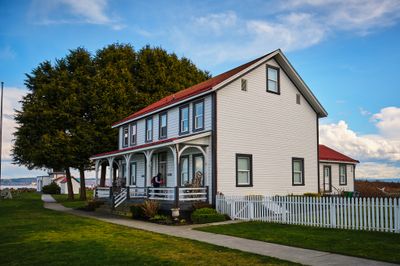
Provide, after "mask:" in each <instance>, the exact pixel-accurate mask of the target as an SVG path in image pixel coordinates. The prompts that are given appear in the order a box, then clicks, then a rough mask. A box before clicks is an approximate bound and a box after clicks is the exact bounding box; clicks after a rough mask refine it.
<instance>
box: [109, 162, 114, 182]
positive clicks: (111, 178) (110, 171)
mask: <svg viewBox="0 0 400 266" xmlns="http://www.w3.org/2000/svg"><path fill="white" fill-rule="evenodd" d="M113 165H114V157H110V158H108V167H109V169H108V171H109V174H110V176H109V178H110V180H109V186H110V187H112V182H113V168H114V167H113Z"/></svg>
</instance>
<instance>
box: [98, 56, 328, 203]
mask: <svg viewBox="0 0 400 266" xmlns="http://www.w3.org/2000/svg"><path fill="white" fill-rule="evenodd" d="M325 116H327V112H326V111H325V109H324V108H323V107H322V105H321V104H320V103H319V102H318V100H317V98H316V97H315V96H314V95H313V93H312V92H311V90H310V89H309V88H308V87H307V85H306V84H305V83H304V81H303V80H302V79H301V77H300V76H299V75H298V74H297V72H296V71H295V70H294V68H293V67H292V65H291V64H290V63H289V61H288V59H287V58H286V57H285V55H284V54H283V53H282V51H281V50H276V51H274V52H271V53H269V54H267V55H264V56H262V57H260V58H257V59H255V60H253V61H251V62H248V63H246V64H244V65H241V66H239V67H237V68H234V69H232V70H229V71H227V72H225V73H222V74H220V75H218V76H215V77H214V78H211V79H209V80H207V81H204V82H202V83H200V84H197V85H194V86H192V87H190V88H187V89H185V90H182V91H179V92H177V93H175V94H173V95H170V96H167V97H165V98H163V99H161V100H159V101H157V102H155V103H153V104H151V105H149V106H147V107H145V108H144V109H142V110H140V111H138V112H135V113H133V114H131V115H130V116H128V117H126V118H124V119H123V120H121V121H118V122H116V123H115V124H113V125H112V127H114V128H117V129H118V130H119V149H118V150H115V151H110V152H107V153H102V154H97V155H94V156H93V157H92V158H91V159H92V160H94V162H95V165H96V182H97V184H98V180H99V167H100V165H101V164H102V163H104V162H107V164H108V165H109V168H108V171H107V172H108V174H107V175H108V180H109V182H108V184H107V185H109V186H111V184H112V181H118V180H119V181H121V182H120V183H121V184H124V183H125V184H126V186H125V187H126V188H123V189H122V190H121V192H120V194H119V195H117V196H116V198H115V199H114V200H115V201H116V203H117V204H118V203H119V202H120V201H124V200H126V198H128V199H132V198H139V197H150V198H153V199H159V200H165V201H174V202H175V203H176V204H177V203H179V202H190V201H194V200H207V201H209V202H210V203H214V202H215V195H216V194H217V193H222V194H225V195H286V194H303V193H306V192H318V191H319V188H320V184H319V167H318V144H319V143H318V142H319V141H318V119H319V118H321V117H325ZM110 166H111V167H110ZM116 169H118V170H116ZM157 174H160V176H161V179H162V182H161V185H160V187H156V188H154V186H153V184H152V180H153V179H152V177H154V176H155V175H157ZM117 183H118V182H117ZM109 194H110V193H109V188H104V187H103V188H100V187H99V188H98V193H96V195H97V196H98V197H107V196H108V195H109Z"/></svg>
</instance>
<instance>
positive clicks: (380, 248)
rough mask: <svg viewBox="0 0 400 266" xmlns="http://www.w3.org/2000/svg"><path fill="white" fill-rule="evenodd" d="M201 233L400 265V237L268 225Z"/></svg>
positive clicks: (212, 228) (215, 228)
mask: <svg viewBox="0 0 400 266" xmlns="http://www.w3.org/2000/svg"><path fill="white" fill-rule="evenodd" d="M197 230H200V231H206V232H212V233H217V234H225V235H231V236H238V237H243V238H248V239H255V240H261V241H265V242H271V243H278V244H284V245H288V246H295V247H302V248H308V249H315V250H321V251H329V252H333V253H340V254H345V255H351V256H357V257H364V258H369V259H375V260H382V261H389V262H395V263H400V234H393V233H378V232H367V231H353V230H338V229H325V228H316V227H306V226H297V225H283V224H274V223H265V222H244V223H237V224H227V225H220V226H209V227H201V228H198V229H197Z"/></svg>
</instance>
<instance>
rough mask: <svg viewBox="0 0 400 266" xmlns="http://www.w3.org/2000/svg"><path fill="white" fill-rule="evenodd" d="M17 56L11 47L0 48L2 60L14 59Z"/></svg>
mask: <svg viewBox="0 0 400 266" xmlns="http://www.w3.org/2000/svg"><path fill="white" fill-rule="evenodd" d="M15 56H16V53H15V51H14V50H13V49H12V48H11V47H10V46H8V45H7V46H4V47H2V48H0V59H4V60H7V59H14V58H15Z"/></svg>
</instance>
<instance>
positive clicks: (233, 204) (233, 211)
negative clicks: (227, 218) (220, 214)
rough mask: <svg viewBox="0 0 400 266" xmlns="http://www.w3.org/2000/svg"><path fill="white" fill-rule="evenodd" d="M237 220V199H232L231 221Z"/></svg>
mask: <svg viewBox="0 0 400 266" xmlns="http://www.w3.org/2000/svg"><path fill="white" fill-rule="evenodd" d="M235 218H236V214H235V199H234V198H233V197H231V219H232V220H234V219H235Z"/></svg>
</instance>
